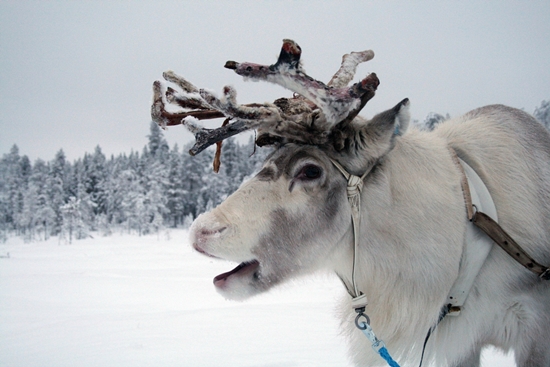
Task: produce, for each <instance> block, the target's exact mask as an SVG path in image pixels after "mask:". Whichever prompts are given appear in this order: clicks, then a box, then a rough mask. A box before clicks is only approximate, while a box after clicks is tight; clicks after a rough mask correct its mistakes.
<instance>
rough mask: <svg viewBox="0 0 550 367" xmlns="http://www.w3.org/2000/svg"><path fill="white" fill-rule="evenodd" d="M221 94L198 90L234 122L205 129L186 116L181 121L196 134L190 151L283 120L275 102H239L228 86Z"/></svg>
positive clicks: (191, 152)
mask: <svg viewBox="0 0 550 367" xmlns="http://www.w3.org/2000/svg"><path fill="white" fill-rule="evenodd" d="M223 93H224V96H223V98H222V99H219V98H218V97H216V96H215V95H213V94H212V93H210V92H208V91H206V90H204V89H201V90H200V95H201V97H202V98H203V99H204V100H205V101H206V103H208V104H209V105H210V106H212V107H213V108H215V109H216V110H218V111H220V112H221V113H223V114H224V115H225V116H226V117H227V118H228V119H234V120H235V121H234V122H232V123H230V124H226V125H225V124H224V126H222V127H219V128H217V129H206V128H203V127H200V126H198V124H197V123H196V120H195V118H193V117H187V118H185V119H184V120H183V123H184V125H185V126H186V127H187V128H188V129H189V131H191V132H192V133H193V134H194V135H195V140H196V142H195V145H194V146H193V147H192V148H191V149H190V150H189V154H191V155H196V154H198V153H200V152H202V151H203V150H204V149H206V148H207V147H209V146H211V145H213V144H215V143H218V142H220V141H222V140H224V139H227V138H229V137H231V136H233V135H236V134H239V133H241V132H244V131H247V130H252V129H255V128H257V127H259V126H260V125H270V124H276V123H277V122H279V121H281V120H282V117H281V114H280V111H279V108H278V107H277V106H275V105H272V104H264V105H259V104H253V105H239V104H237V101H236V91H235V90H234V89H233V88H232V87H230V86H226V87H224V89H223Z"/></svg>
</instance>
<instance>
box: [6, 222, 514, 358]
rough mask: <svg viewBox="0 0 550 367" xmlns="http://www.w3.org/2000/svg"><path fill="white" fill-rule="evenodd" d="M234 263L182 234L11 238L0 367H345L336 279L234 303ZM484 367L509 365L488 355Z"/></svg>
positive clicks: (316, 279) (307, 282)
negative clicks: (228, 282) (220, 288)
mask: <svg viewBox="0 0 550 367" xmlns="http://www.w3.org/2000/svg"><path fill="white" fill-rule="evenodd" d="M8 253H9V258H8V257H7V254H8ZM233 266H234V264H230V263H227V262H222V261H217V260H211V259H208V258H206V257H204V256H201V255H199V254H197V253H194V252H193V251H192V250H191V247H190V246H189V245H188V240H187V232H186V231H183V230H175V231H172V232H171V233H170V238H167V237H166V235H160V236H142V237H138V236H130V235H124V236H122V235H113V236H110V237H98V238H95V239H86V240H79V241H74V242H73V244H72V245H66V244H64V243H63V242H61V244H60V242H59V241H58V239H57V238H55V237H54V238H50V239H49V240H48V241H43V242H34V243H29V244H27V243H23V241H22V240H21V239H18V238H10V239H8V241H7V242H6V243H3V244H0V366H4V367H19V366H20V367H41V366H56V367H63V366H71V367H72V366H82V367H85V366H93V367H97V366H117V367H125V366H132V367H139V366H167V367H168V366H216V367H219V366H265V367H298V366H350V363H349V361H348V359H347V356H346V346H345V341H344V339H343V338H342V337H341V336H340V335H339V334H338V321H337V320H336V318H335V308H336V304H337V300H336V298H337V297H338V296H339V295H341V294H342V292H343V290H342V289H341V288H342V286H341V284H340V283H339V282H338V280H337V279H333V278H329V277H328V276H315V277H312V278H307V279H303V280H300V281H296V282H294V283H292V284H290V285H288V286H285V287H281V288H280V289H277V290H275V291H273V292H270V293H268V294H265V295H262V296H259V297H256V298H254V299H251V300H248V301H246V302H230V301H226V300H224V299H223V298H222V297H221V296H220V295H218V294H217V293H216V292H215V290H214V287H213V285H212V278H213V277H214V276H215V275H216V274H219V273H222V272H225V271H227V270H228V269H231V268H232V267H233ZM390 353H391V351H390ZM483 360H484V363H483V366H484V367H486V366H502V367H512V366H515V364H514V362H513V359H512V357H511V356H504V355H502V354H500V353H498V352H496V351H493V350H490V351H487V352H486V353H484V356H483Z"/></svg>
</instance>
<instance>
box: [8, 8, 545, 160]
mask: <svg viewBox="0 0 550 367" xmlns="http://www.w3.org/2000/svg"><path fill="white" fill-rule="evenodd" d="M283 38H291V39H294V40H295V41H296V42H298V43H299V44H300V46H301V47H302V50H303V52H302V59H303V61H304V65H305V69H306V71H307V72H308V74H309V75H311V76H313V77H315V78H316V79H319V80H323V81H325V82H326V81H328V80H329V79H330V78H331V76H332V74H333V73H334V72H335V71H336V70H337V69H338V68H339V66H340V60H341V56H342V55H343V54H345V53H347V52H350V51H359V50H364V49H372V50H374V52H375V54H376V56H375V58H374V60H372V61H370V62H369V63H367V64H364V65H363V66H361V67H360V68H359V70H358V74H357V76H356V78H355V80H359V79H360V78H362V77H364V76H365V75H366V74H367V73H369V72H373V71H374V72H376V73H377V75H378V77H379V78H380V80H381V85H380V87H379V88H378V92H377V95H376V97H375V98H374V99H373V100H371V101H370V102H369V104H368V105H367V107H366V108H365V109H364V110H363V112H362V115H364V116H366V117H369V116H372V115H373V114H375V113H377V112H380V111H382V110H385V109H387V108H390V107H392V106H393V105H395V104H396V103H397V102H399V101H400V100H401V99H403V98H404V97H409V98H410V99H411V102H412V115H413V118H414V119H418V120H423V119H424V118H425V116H426V115H427V114H428V113H429V112H432V111H433V112H438V113H442V114H446V113H449V114H450V115H451V116H456V115H459V114H462V113H464V112H467V111H469V110H470V109H473V108H475V107H479V106H482V105H485V104H491V103H503V104H507V105H510V106H513V107H518V108H524V109H525V110H526V111H528V112H533V110H534V108H535V107H536V106H538V105H539V104H540V102H541V101H542V100H543V99H550V67H549V62H550V42H549V39H550V2H548V0H543V1H536V0H530V1H503V0H500V1H418V2H413V1H317V2H314V1H286V0H277V1H266V0H264V1H145V0H142V1H25V0H14V1H5V0H0V111H1V112H0V128H1V130H0V155H1V154H4V153H7V152H8V151H9V149H10V148H11V146H12V145H13V144H17V145H18V146H19V148H20V153H21V154H26V155H28V156H29V157H30V158H31V160H34V159H36V158H42V159H45V160H50V159H53V157H54V155H55V153H56V152H57V151H58V150H59V149H61V148H63V150H64V151H65V153H66V155H67V157H68V158H69V159H70V160H73V159H76V158H79V157H82V156H83V155H84V153H85V152H93V150H94V148H95V146H96V145H100V146H101V147H102V149H103V152H104V153H106V154H108V155H110V154H115V155H117V154H119V153H124V152H126V153H129V152H130V151H131V150H132V149H133V150H138V151H141V149H142V148H143V146H144V145H145V144H146V142H147V138H146V135H147V134H148V133H149V122H150V116H149V107H150V103H151V85H152V82H153V81H154V80H155V79H159V78H161V75H162V72H163V71H165V70H169V69H171V70H174V71H175V72H177V73H178V74H181V75H183V76H185V77H186V78H188V79H189V80H190V81H192V82H193V83H194V84H195V85H197V86H199V87H204V88H209V89H212V90H214V91H216V92H218V93H219V92H220V91H221V88H222V86H223V85H226V84H231V85H234V86H235V87H236V88H237V90H238V92H239V95H238V96H239V97H238V100H239V102H240V103H250V102H265V101H272V100H274V99H276V98H277V97H280V96H287V95H290V93H289V92H287V91H285V90H284V89H282V88H281V87H278V86H272V85H268V84H266V83H245V82H243V81H242V79H241V78H240V77H239V76H237V75H236V74H234V73H233V72H232V71H230V70H227V69H224V68H223V65H224V63H225V61H226V60H236V61H250V62H258V63H265V64H271V63H273V62H274V61H275V60H276V58H277V55H278V53H279V49H280V47H281V44H282V39H283ZM165 135H166V137H167V139H168V141H169V142H170V144H171V145H173V144H174V143H176V142H178V144H179V145H180V147H181V146H182V144H183V143H186V142H189V141H191V140H192V136H191V135H190V134H189V133H187V132H186V131H184V129H183V128H182V127H174V128H171V129H169V130H168V131H167V133H166V134H165Z"/></svg>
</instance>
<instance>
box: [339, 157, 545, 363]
mask: <svg viewBox="0 0 550 367" xmlns="http://www.w3.org/2000/svg"><path fill="white" fill-rule="evenodd" d="M450 152H451V156H452V158H453V161H454V162H455V164H456V166H457V168H458V169H459V170H460V172H461V176H462V178H461V186H462V192H463V195H464V203H465V206H466V212H467V218H468V220H469V221H470V222H471V223H472V224H474V225H473V226H470V225H468V226H466V234H465V243H464V250H463V254H462V258H461V261H460V267H459V274H458V277H457V279H456V280H455V283H454V284H453V286H452V287H451V290H450V291H449V294H448V297H447V302H446V304H445V305H444V306H443V307H442V309H441V312H440V315H439V319H438V321H437V323H436V324H435V325H434V326H433V327H432V328H430V330H429V331H428V334H427V335H426V339H425V341H424V346H423V349H422V355H421V359H420V366H422V361H423V359H424V351H425V349H426V345H427V343H428V340H429V338H430V335H431V334H432V333H433V331H434V330H435V328H436V327H437V325H438V324H439V323H440V322H441V321H442V320H443V319H444V318H445V317H446V316H447V315H449V316H458V315H459V314H460V311H461V309H462V307H463V305H464V303H465V301H466V299H467V298H468V294H469V293H470V290H471V288H472V286H473V283H474V281H475V279H476V277H477V275H478V274H479V271H480V270H481V267H482V266H483V264H484V263H485V260H486V259H487V257H488V255H489V252H490V251H491V249H492V247H493V243H496V244H497V245H499V246H500V247H501V248H503V249H504V250H505V251H506V252H507V253H508V254H509V255H510V256H512V258H514V259H515V260H516V261H517V262H519V263H520V264H521V265H523V266H524V267H525V268H527V269H528V270H530V271H532V272H534V273H535V274H536V275H538V276H539V277H540V278H541V279H543V280H550V269H549V268H548V267H546V266H543V265H541V264H539V263H537V262H536V261H535V260H534V259H533V258H532V257H531V256H529V254H527V252H525V250H523V249H522V248H521V246H520V245H519V244H518V243H517V242H516V241H514V240H513V239H512V237H510V235H508V234H507V233H506V232H505V231H504V230H503V229H502V227H500V225H499V224H498V223H497V220H498V216H497V211H496V207H495V204H494V201H493V199H492V197H491V194H490V193H489V190H488V189H487V186H486V185H485V184H484V182H483V180H482V179H481V178H480V177H479V175H478V174H477V173H476V172H475V171H474V169H472V167H470V166H469V165H468V164H467V163H466V162H464V161H463V160H462V159H460V158H459V157H458V156H457V154H456V152H455V151H454V150H453V149H450ZM331 162H332V164H333V165H334V166H335V167H336V168H337V169H338V170H339V171H340V172H341V173H342V175H343V176H344V177H345V178H346V180H347V181H348V185H347V196H348V201H349V203H350V206H351V219H352V226H353V238H354V239H353V268H352V278H351V287H350V286H349V285H348V283H347V282H346V281H345V280H344V279H343V277H342V276H340V275H339V274H338V276H339V277H340V280H341V281H342V283H343V284H344V286H345V287H346V289H347V291H348V293H349V294H350V296H351V297H352V307H353V309H354V310H355V312H356V313H357V316H356V318H355V325H356V327H357V328H358V329H360V330H361V331H362V332H363V333H364V334H365V336H366V337H367V338H368V339H369V340H370V341H371V343H372V347H373V349H374V350H375V351H376V352H377V353H378V354H379V355H380V356H381V357H382V358H383V359H384V360H386V362H387V363H388V364H389V365H390V366H391V367H399V365H398V364H397V362H395V361H394V360H393V359H392V358H391V356H390V355H389V353H388V351H387V349H386V347H385V344H384V342H383V341H382V340H379V339H378V338H377V337H376V335H375V334H374V332H373V330H372V328H371V327H370V319H369V317H368V316H367V315H366V314H365V310H366V306H367V304H368V302H367V296H366V295H365V294H363V293H362V292H360V291H359V290H358V289H357V284H356V281H355V272H356V269H357V249H358V243H359V230H360V228H359V222H360V218H361V190H362V188H363V180H364V179H365V177H366V176H367V175H368V173H369V172H370V170H367V172H365V173H364V174H363V175H362V176H361V177H359V176H355V175H352V174H350V173H348V172H347V171H346V170H345V168H344V167H342V165H340V164H339V163H338V162H336V161H335V160H333V159H331Z"/></svg>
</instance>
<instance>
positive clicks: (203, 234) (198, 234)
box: [193, 226, 227, 252]
mask: <svg viewBox="0 0 550 367" xmlns="http://www.w3.org/2000/svg"><path fill="white" fill-rule="evenodd" d="M226 229H227V227H225V226H224V227H217V228H215V229H210V228H205V227H203V228H197V229H196V230H195V231H193V237H194V241H193V242H194V243H195V244H199V245H200V244H205V243H207V242H208V241H209V240H211V239H212V238H215V237H218V236H220V235H221V234H222V232H224V231H225V230H226ZM199 252H201V251H199Z"/></svg>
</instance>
